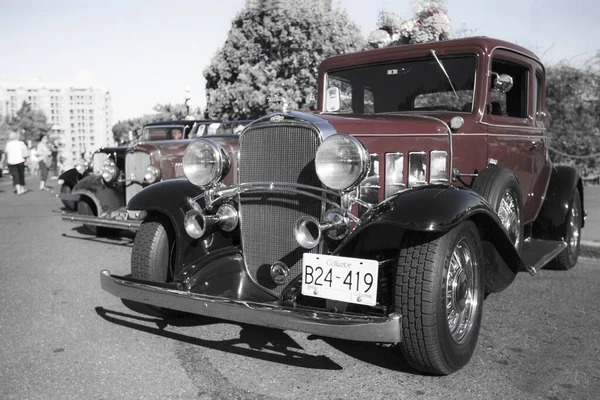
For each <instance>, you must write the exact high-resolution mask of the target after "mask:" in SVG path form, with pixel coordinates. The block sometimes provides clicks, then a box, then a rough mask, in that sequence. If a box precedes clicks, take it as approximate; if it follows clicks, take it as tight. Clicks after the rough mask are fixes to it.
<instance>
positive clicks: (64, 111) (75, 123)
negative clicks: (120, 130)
mask: <svg viewBox="0 0 600 400" xmlns="http://www.w3.org/2000/svg"><path fill="white" fill-rule="evenodd" d="M23 102H27V103H29V104H31V107H32V108H33V109H34V110H40V111H42V112H43V113H44V114H45V115H46V119H47V122H48V123H49V124H52V131H51V132H50V137H51V138H52V139H56V140H57V142H58V144H59V157H61V158H62V159H64V165H65V167H69V166H72V165H74V164H75V162H76V161H77V160H78V159H79V158H80V157H81V153H91V152H93V151H95V150H96V149H98V148H100V147H103V146H114V139H113V134H112V126H113V123H112V105H111V99H110V92H109V91H108V90H106V89H105V88H103V87H102V86H101V85H88V84H86V83H85V82H77V83H50V82H43V81H40V80H34V81H31V82H27V83H18V82H8V81H0V118H7V117H8V118H11V117H14V116H15V115H16V114H17V111H19V109H20V108H21V106H22V105H23Z"/></svg>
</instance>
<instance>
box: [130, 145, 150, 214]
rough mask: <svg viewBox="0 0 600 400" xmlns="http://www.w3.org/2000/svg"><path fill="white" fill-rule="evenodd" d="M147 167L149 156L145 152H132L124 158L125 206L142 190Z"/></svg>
mask: <svg viewBox="0 0 600 400" xmlns="http://www.w3.org/2000/svg"><path fill="white" fill-rule="evenodd" d="M149 165H150V154H148V153H146V152H145V151H134V152H133V153H127V155H126V156H125V179H126V180H127V185H126V189H125V201H126V203H125V204H129V200H131V198H132V197H133V196H135V195H136V194H137V193H139V192H140V191H141V190H142V189H143V188H144V187H143V186H142V182H143V181H144V173H145V172H146V168H147V167H148V166H149Z"/></svg>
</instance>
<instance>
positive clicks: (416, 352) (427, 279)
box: [394, 221, 484, 375]
mask: <svg viewBox="0 0 600 400" xmlns="http://www.w3.org/2000/svg"><path fill="white" fill-rule="evenodd" d="M482 260H483V254H482V248H481V240H480V238H479V232H478V230H477V227H476V226H475V224H474V223H473V222H471V221H466V222H463V223H462V224H460V225H458V226H456V227H455V228H453V229H452V230H450V231H449V232H446V233H444V234H439V233H437V234H433V233H427V232H407V233H406V234H405V237H404V238H403V241H402V245H401V249H400V257H399V259H398V267H397V269H396V285H395V296H394V301H395V308H396V310H398V311H399V312H400V314H401V315H402V333H403V341H402V342H401V343H400V344H399V347H400V350H401V351H402V355H403V356H404V358H405V359H406V361H407V362H408V363H409V364H410V365H411V366H413V367H414V368H416V369H419V370H421V371H425V372H429V373H433V374H439V375H447V374H451V373H453V372H455V371H457V370H459V369H460V368H462V367H463V366H464V365H466V364H467V363H468V362H469V360H470V359H471V356H472V355H473V352H474V351H475V347H476V344H477V338H478V335H479V326H480V323H481V315H482V307H483V292H484V281H483V271H482V266H483V261H482Z"/></svg>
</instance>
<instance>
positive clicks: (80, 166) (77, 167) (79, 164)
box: [75, 160, 90, 175]
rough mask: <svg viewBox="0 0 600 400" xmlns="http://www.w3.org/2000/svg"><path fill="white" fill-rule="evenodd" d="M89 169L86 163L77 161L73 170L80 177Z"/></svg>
mask: <svg viewBox="0 0 600 400" xmlns="http://www.w3.org/2000/svg"><path fill="white" fill-rule="evenodd" d="M89 167H90V164H88V163H87V161H85V160H79V161H77V164H75V170H76V171H77V173H78V174H80V175H83V174H84V173H85V171H87V170H88V168H89Z"/></svg>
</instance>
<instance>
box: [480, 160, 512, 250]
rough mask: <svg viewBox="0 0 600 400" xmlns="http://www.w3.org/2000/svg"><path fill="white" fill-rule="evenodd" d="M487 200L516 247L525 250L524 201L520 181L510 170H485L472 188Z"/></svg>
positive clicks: (491, 168)
mask: <svg viewBox="0 0 600 400" xmlns="http://www.w3.org/2000/svg"><path fill="white" fill-rule="evenodd" d="M471 189H473V190H474V191H475V192H476V193H478V194H479V195H480V196H481V197H483V198H484V199H486V200H487V201H488V203H489V204H490V206H491V207H492V209H493V210H494V211H495V212H496V214H497V215H498V217H499V218H500V222H501V223H502V226H503V227H504V229H505V230H506V232H507V233H508V236H509V238H510V240H511V242H512V243H513V245H514V246H515V248H516V249H517V250H518V251H519V252H521V249H522V248H523V199H522V197H521V187H520V186H519V181H518V180H517V177H516V176H515V174H514V172H512V171H511V170H510V169H508V168H503V167H498V166H496V165H491V166H489V167H487V168H485V169H484V170H483V171H481V173H480V174H479V175H478V176H477V178H476V179H475V182H473V186H472V187H471Z"/></svg>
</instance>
